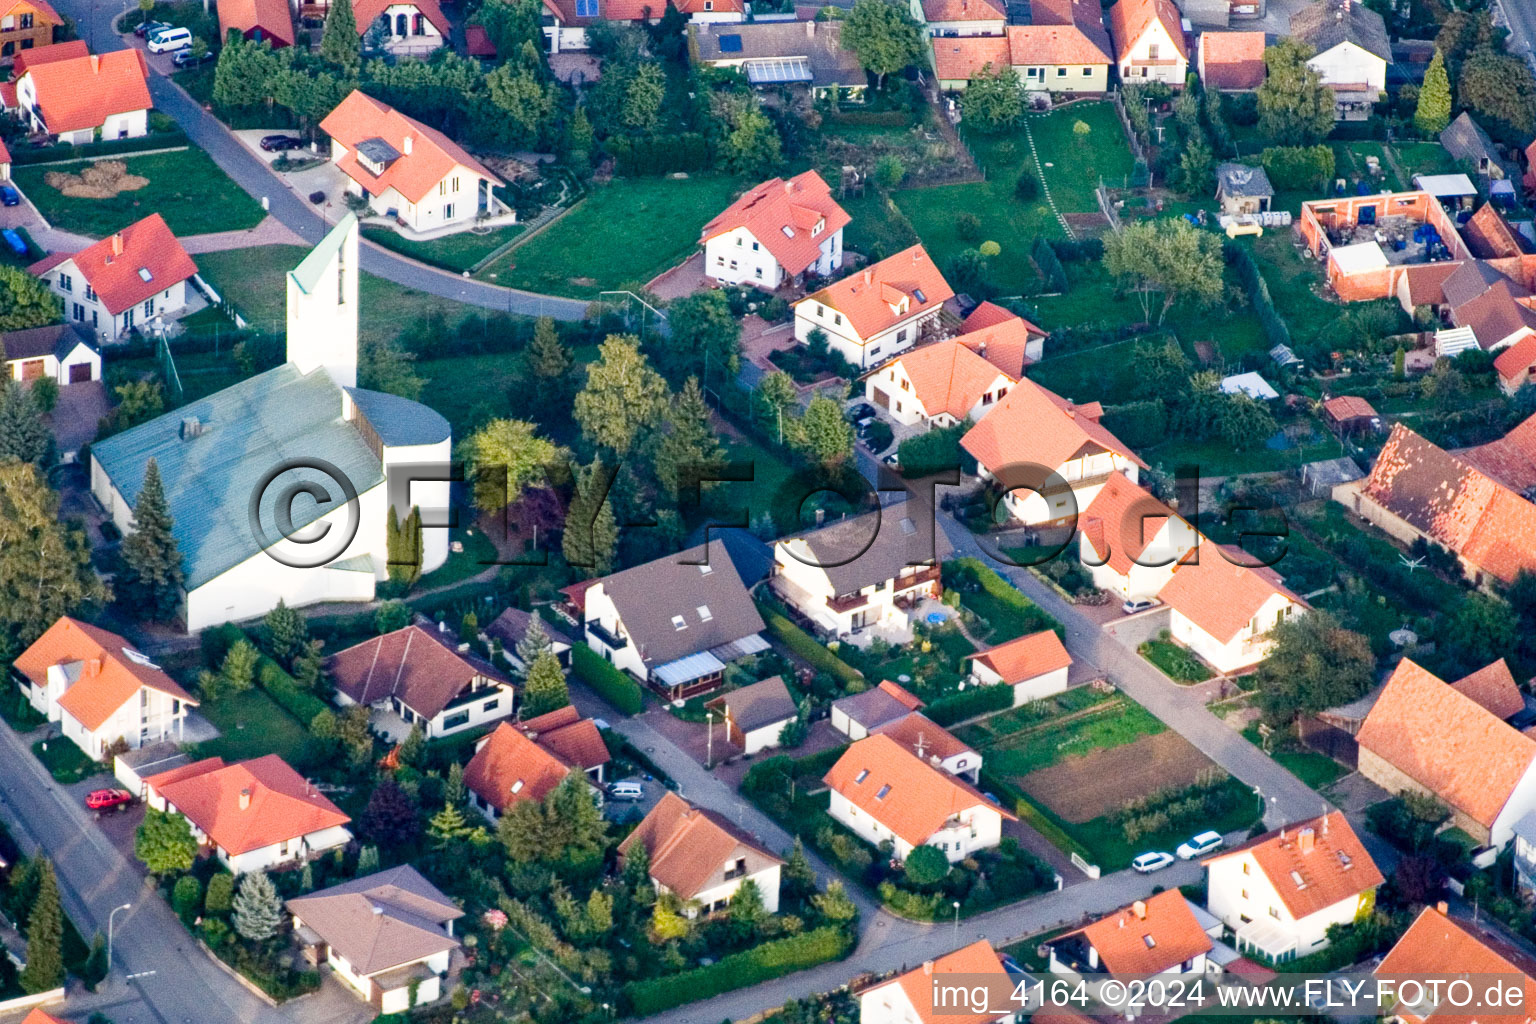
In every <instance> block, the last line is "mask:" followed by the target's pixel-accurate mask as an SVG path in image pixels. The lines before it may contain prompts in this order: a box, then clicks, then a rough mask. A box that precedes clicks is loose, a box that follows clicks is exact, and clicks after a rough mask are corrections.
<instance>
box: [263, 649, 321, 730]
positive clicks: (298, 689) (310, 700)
mask: <svg viewBox="0 0 1536 1024" xmlns="http://www.w3.org/2000/svg"><path fill="white" fill-rule="evenodd" d="M256 685H257V686H260V687H261V688H262V689H263V690H265V691H266V694H267V696H268V697H271V698H272V700H273V701H275V702H276V703H277V705H278V706H279V707H281V708H282V709H283V710H284V711H286V712H288V713H289V714H290V715H292V716H293V717H295V718H297V719H298V720H299V721H301V722H310V721H313V720H314V717H315V716H316V715H318V714H319V713H320V712H322V711H326V710H329V707H328V706H327V705H326V703H325V701H323V700H321V699H320V698H319V697H316V696H315V695H314V694H312V693H310V692H309V691H308V690H306V689H304V688H303V687H302V686H300V685H299V684H298V683H297V682H295V681H294V678H293V676H291V675H289V674H288V673H287V672H284V671H283V668H282V666H281V665H279V664H278V663H277V662H275V661H273V660H272V659H271V658H269V657H267V656H266V655H262V656H261V660H260V661H258V662H257V663H256Z"/></svg>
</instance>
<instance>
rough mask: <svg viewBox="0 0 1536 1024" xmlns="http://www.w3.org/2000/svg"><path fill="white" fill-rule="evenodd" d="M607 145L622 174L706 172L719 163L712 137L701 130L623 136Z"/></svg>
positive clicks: (637, 175) (610, 140) (635, 175)
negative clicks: (716, 161)
mask: <svg viewBox="0 0 1536 1024" xmlns="http://www.w3.org/2000/svg"><path fill="white" fill-rule="evenodd" d="M607 147H608V152H609V153H611V154H612V155H613V159H614V162H615V163H616V164H617V165H618V173H620V174H623V175H629V176H634V177H642V176H645V175H659V174H672V173H675V172H677V171H702V170H706V169H708V168H709V167H710V165H712V164H713V163H714V162H715V155H714V153H713V152H711V150H710V146H709V140H708V139H707V138H705V137H704V136H703V135H700V134H699V133H698V132H680V133H678V134H675V135H642V136H638V137H634V138H631V137H629V136H620V137H619V138H616V139H609V140H608V142H607Z"/></svg>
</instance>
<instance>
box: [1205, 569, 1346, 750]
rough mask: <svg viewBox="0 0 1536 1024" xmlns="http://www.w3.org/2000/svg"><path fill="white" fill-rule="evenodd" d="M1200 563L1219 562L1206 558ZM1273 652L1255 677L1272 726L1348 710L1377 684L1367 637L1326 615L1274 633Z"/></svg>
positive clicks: (1289, 622) (1295, 621) (1309, 616)
mask: <svg viewBox="0 0 1536 1024" xmlns="http://www.w3.org/2000/svg"><path fill="white" fill-rule="evenodd" d="M1201 557H1202V558H1211V557H1216V558H1219V557H1221V556H1220V555H1218V554H1215V553H1214V552H1206V553H1205V554H1203V555H1201ZM1270 639H1271V640H1273V641H1274V647H1273V648H1271V649H1270V652H1269V657H1267V658H1265V659H1264V660H1263V661H1262V662H1260V664H1259V670H1258V673H1257V674H1256V681H1257V683H1258V687H1257V690H1258V694H1259V706H1260V707H1261V708H1263V710H1264V715H1265V717H1266V718H1268V719H1269V721H1270V722H1271V723H1272V724H1275V725H1284V724H1287V723H1289V722H1290V721H1292V720H1293V719H1295V718H1296V716H1298V715H1304V714H1310V713H1312V712H1314V711H1321V710H1323V709H1324V708H1331V707H1335V706H1337V705H1339V704H1347V703H1348V702H1349V701H1352V700H1354V699H1355V698H1356V697H1359V696H1361V695H1362V694H1364V693H1365V692H1366V691H1368V690H1369V689H1370V688H1371V686H1372V685H1374V684H1375V682H1376V656H1375V655H1374V654H1373V653H1372V652H1371V643H1370V641H1369V640H1368V639H1366V638H1365V637H1364V636H1362V635H1360V634H1359V633H1355V632H1353V631H1351V630H1348V629H1345V628H1344V627H1343V626H1341V625H1339V620H1338V619H1336V618H1334V617H1333V616H1332V615H1330V614H1329V613H1328V612H1324V611H1316V610H1314V611H1310V612H1307V613H1306V614H1305V615H1301V616H1294V617H1292V618H1289V619H1286V620H1284V621H1283V622H1281V623H1280V624H1279V625H1277V626H1276V627H1275V628H1274V629H1273V630H1271V631H1270Z"/></svg>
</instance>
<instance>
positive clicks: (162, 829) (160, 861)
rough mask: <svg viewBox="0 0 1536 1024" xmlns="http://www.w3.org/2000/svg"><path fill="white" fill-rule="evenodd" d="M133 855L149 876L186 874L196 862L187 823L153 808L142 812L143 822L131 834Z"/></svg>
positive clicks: (167, 812)
mask: <svg viewBox="0 0 1536 1024" xmlns="http://www.w3.org/2000/svg"><path fill="white" fill-rule="evenodd" d="M133 855H134V856H135V857H137V858H139V860H140V861H142V862H143V864H144V866H145V867H146V868H148V869H149V873H150V874H152V875H171V874H175V873H177V872H181V871H189V870H191V868H192V862H193V861H195V860H196V859H197V839H196V838H194V837H193V835H192V826H191V825H189V824H187V819H186V818H183V817H182V816H181V815H179V814H174V813H172V812H170V811H157V810H155V809H154V808H153V807H149V808H146V809H145V811H144V821H143V823H142V824H141V825H139V830H138V832H136V833H135V834H134V840H133Z"/></svg>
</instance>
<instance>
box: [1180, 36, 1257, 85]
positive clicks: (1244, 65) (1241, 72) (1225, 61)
mask: <svg viewBox="0 0 1536 1024" xmlns="http://www.w3.org/2000/svg"><path fill="white" fill-rule="evenodd" d="M1195 69H1196V70H1197V71H1198V72H1199V73H1200V82H1201V84H1203V85H1204V86H1205V87H1206V88H1207V89H1215V90H1217V91H1219V92H1252V91H1253V90H1255V89H1257V88H1258V87H1259V86H1261V85H1263V84H1264V33H1263V32H1202V33H1200V39H1199V42H1198V44H1197V45H1196V47H1195Z"/></svg>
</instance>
